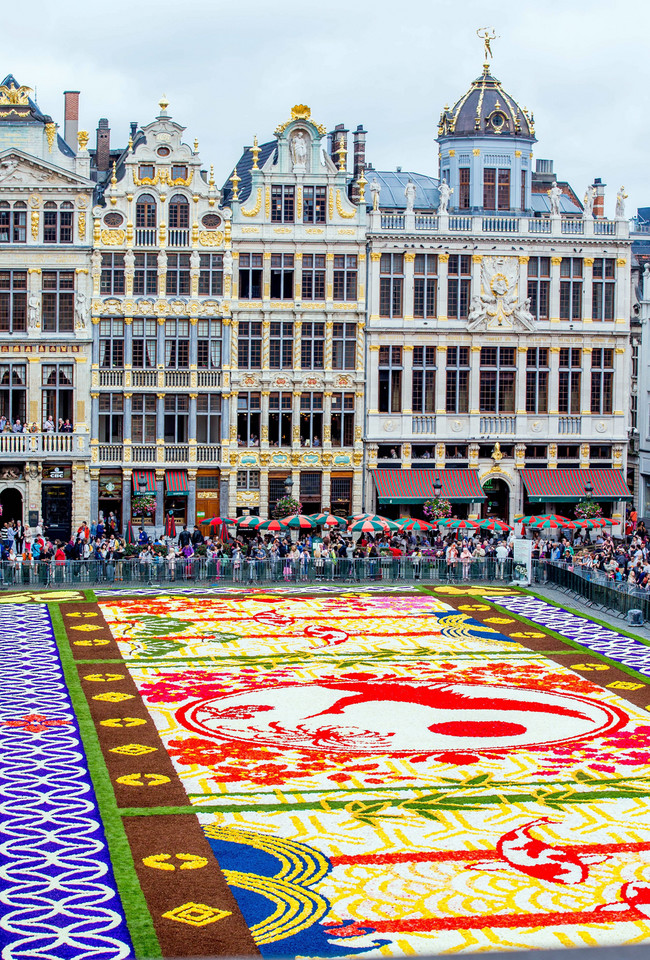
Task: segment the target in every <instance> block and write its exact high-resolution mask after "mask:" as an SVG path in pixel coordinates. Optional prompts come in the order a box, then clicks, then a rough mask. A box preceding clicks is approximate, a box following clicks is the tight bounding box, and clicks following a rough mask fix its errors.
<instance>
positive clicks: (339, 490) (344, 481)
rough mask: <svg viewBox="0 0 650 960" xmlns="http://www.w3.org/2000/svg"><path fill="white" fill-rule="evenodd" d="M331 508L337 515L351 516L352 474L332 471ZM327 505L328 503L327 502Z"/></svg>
mask: <svg viewBox="0 0 650 960" xmlns="http://www.w3.org/2000/svg"><path fill="white" fill-rule="evenodd" d="M330 501H331V502H330V504H329V507H330V510H331V512H332V513H333V514H334V516H335V517H345V518H347V517H349V516H350V514H351V513H352V474H351V473H336V472H334V471H333V472H332V479H331V486H330ZM325 506H326V507H327V506H328V505H327V504H325Z"/></svg>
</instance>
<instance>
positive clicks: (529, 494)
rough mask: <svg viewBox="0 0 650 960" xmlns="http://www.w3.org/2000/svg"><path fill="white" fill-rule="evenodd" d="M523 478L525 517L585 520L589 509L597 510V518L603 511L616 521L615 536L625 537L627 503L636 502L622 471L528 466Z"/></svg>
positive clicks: (613, 526)
mask: <svg viewBox="0 0 650 960" xmlns="http://www.w3.org/2000/svg"><path fill="white" fill-rule="evenodd" d="M521 477H522V480H523V484H524V514H544V513H557V514H560V515H561V516H566V517H568V518H569V519H573V518H574V517H582V516H583V515H584V514H585V510H587V511H588V512H589V511H591V512H594V511H595V514H596V515H597V514H598V512H600V514H601V515H602V516H604V517H610V518H611V519H612V521H613V524H612V532H613V533H614V535H615V536H621V535H622V523H623V521H624V520H625V504H626V502H627V501H630V500H631V499H632V494H631V493H630V490H629V488H628V486H627V484H626V482H625V477H624V476H623V471H622V470H614V469H613V468H606V467H602V468H597V469H593V470H586V469H580V468H575V469H560V468H556V469H550V470H549V469H542V468H539V469H538V468H533V467H527V468H525V469H524V470H522V471H521ZM590 504H593V505H597V506H595V507H592V506H590Z"/></svg>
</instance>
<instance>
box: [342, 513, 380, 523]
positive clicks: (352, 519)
mask: <svg viewBox="0 0 650 960" xmlns="http://www.w3.org/2000/svg"><path fill="white" fill-rule="evenodd" d="M375 517H376V514H375V513H353V514H351V515H350V516H349V517H348V523H356V522H357V520H373V519H374V518H375Z"/></svg>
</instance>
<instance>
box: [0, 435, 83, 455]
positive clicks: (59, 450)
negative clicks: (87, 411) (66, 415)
mask: <svg viewBox="0 0 650 960" xmlns="http://www.w3.org/2000/svg"><path fill="white" fill-rule="evenodd" d="M0 456H4V457H34V458H39V457H47V458H48V459H50V458H51V457H60V458H61V459H64V458H66V457H67V458H68V459H69V458H70V457H75V458H77V457H89V456H90V447H89V445H88V437H87V435H86V434H83V433H1V434H0Z"/></svg>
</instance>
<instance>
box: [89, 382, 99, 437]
mask: <svg viewBox="0 0 650 960" xmlns="http://www.w3.org/2000/svg"><path fill="white" fill-rule="evenodd" d="M90 403H91V405H90V436H91V439H92V440H97V439H99V394H98V393H91V394H90Z"/></svg>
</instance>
